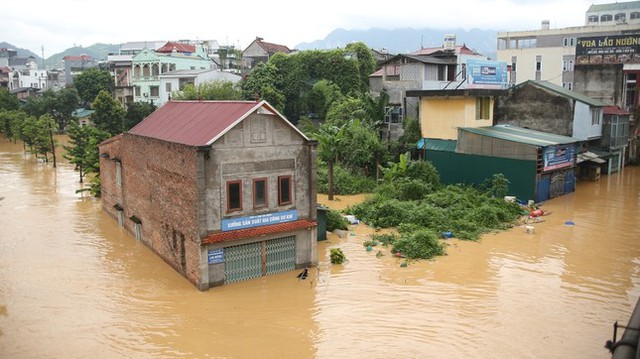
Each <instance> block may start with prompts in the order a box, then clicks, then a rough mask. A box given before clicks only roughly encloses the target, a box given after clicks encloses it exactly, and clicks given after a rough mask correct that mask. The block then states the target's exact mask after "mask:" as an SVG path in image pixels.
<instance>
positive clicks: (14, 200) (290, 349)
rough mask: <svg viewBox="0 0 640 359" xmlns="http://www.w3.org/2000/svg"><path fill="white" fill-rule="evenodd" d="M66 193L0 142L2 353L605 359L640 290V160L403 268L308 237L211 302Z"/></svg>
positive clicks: (350, 246)
mask: <svg viewBox="0 0 640 359" xmlns="http://www.w3.org/2000/svg"><path fill="white" fill-rule="evenodd" d="M78 188H80V184H79V183H78V174H77V172H74V170H73V166H72V165H70V164H68V163H67V162H66V161H63V160H60V158H59V162H58V168H57V169H54V168H52V166H51V164H44V163H41V162H38V161H36V160H35V158H34V157H33V156H31V155H28V154H25V153H24V151H23V147H22V144H21V143H18V144H13V143H10V142H8V141H7V140H6V139H4V138H2V139H0V357H1V358H87V357H91V358H150V357H155V358H173V357H178V358H180V357H184V358H221V357H223V358H609V357H610V355H609V353H608V351H607V350H606V349H605V348H604V344H605V341H606V340H608V339H611V336H612V329H613V323H614V322H615V321H616V320H619V321H620V322H621V324H626V321H627V320H628V318H629V316H630V314H631V312H632V310H633V308H634V306H635V304H636V301H637V300H638V297H639V296H640V275H639V272H640V241H639V238H640V226H639V225H638V218H639V217H638V211H639V210H640V205H639V203H640V167H627V168H625V169H624V171H623V172H622V173H619V174H613V175H610V176H603V177H601V179H600V180H599V181H597V182H579V183H578V186H577V190H576V192H575V193H572V194H569V195H566V196H562V197H558V198H555V199H552V200H550V201H548V202H546V203H544V207H543V208H544V209H545V210H547V211H550V212H551V215H548V216H545V217H544V220H545V221H544V222H541V223H535V224H533V226H534V227H535V230H534V232H533V233H526V232H525V231H524V228H523V227H514V228H512V229H511V230H509V231H505V232H501V233H497V234H488V235H485V236H483V238H482V239H481V241H479V242H463V241H458V240H455V239H452V240H449V241H447V244H448V246H447V255H446V256H442V257H436V258H435V259H434V260H431V261H418V262H411V263H409V265H408V266H407V267H401V266H400V264H401V261H402V260H401V259H398V258H394V257H392V256H391V255H389V251H388V249H385V248H374V250H373V251H370V252H367V251H366V250H365V247H364V246H363V245H362V243H363V242H364V241H366V240H368V239H369V237H368V235H369V234H371V233H373V229H371V228H368V227H366V226H365V225H358V226H353V227H352V228H351V230H350V232H349V234H348V235H347V236H346V237H345V238H338V237H337V236H335V235H333V234H332V235H330V236H329V237H328V240H326V241H322V242H320V243H319V244H318V255H319V266H318V268H313V269H312V270H310V271H309V277H308V278H307V279H306V280H298V279H297V278H296V275H297V272H287V273H282V274H278V275H272V276H267V277H262V278H259V279H257V280H250V281H245V282H239V283H234V284H229V285H224V286H222V287H217V288H212V289H210V290H209V291H206V292H199V291H198V290H197V289H196V288H195V287H194V286H193V285H192V284H191V283H189V282H188V281H187V280H186V279H184V278H183V277H182V276H180V275H179V274H178V273H176V272H175V271H174V270H173V269H172V268H171V267H169V266H168V265H166V264H165V263H164V262H163V261H162V260H161V259H159V258H158V257H157V256H156V255H155V254H154V253H152V252H151V251H150V250H149V249H148V248H147V247H145V246H144V245H142V244H140V243H137V242H136V241H135V239H134V237H133V236H131V235H130V234H129V233H127V232H126V231H124V230H123V229H122V228H120V227H119V226H118V225H117V223H116V222H115V221H114V220H113V219H111V218H110V217H109V216H107V215H106V214H105V213H103V211H102V210H101V205H100V201H99V200H96V199H94V198H91V197H90V196H89V195H88V194H78V193H76V190H77V189H78ZM323 198H324V197H322V196H321V197H320V202H322V203H325V204H327V202H326V201H325V200H323ZM361 198H362V197H356V198H355V200H358V199H361ZM353 200H354V198H351V197H341V196H338V200H337V201H334V202H332V203H329V204H328V205H330V206H332V207H336V208H339V207H345V206H346V205H348V204H349V203H352V202H351V201H353ZM335 247H340V248H341V249H342V250H343V252H344V253H345V255H346V257H347V260H348V261H347V262H346V263H345V264H343V265H331V264H330V262H329V258H328V252H329V249H330V248H335ZM378 250H380V251H381V252H382V254H383V255H382V256H380V258H378V257H377V256H376V253H377V251H378Z"/></svg>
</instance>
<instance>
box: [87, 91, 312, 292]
mask: <svg viewBox="0 0 640 359" xmlns="http://www.w3.org/2000/svg"><path fill="white" fill-rule="evenodd" d="M99 150H100V175H101V179H102V197H103V201H102V203H103V208H104V210H105V211H106V212H107V213H108V214H109V215H111V216H112V217H113V218H114V219H116V220H117V221H118V224H119V225H120V226H122V227H124V228H126V229H127V230H128V231H130V232H131V233H132V234H134V235H135V237H136V239H137V240H139V241H141V242H143V243H144V244H145V245H147V246H148V247H149V248H151V249H152V250H153V251H154V252H155V253H156V254H158V255H159V256H160V257H161V258H162V259H163V260H164V261H165V262H166V263H167V264H169V265H171V266H172V267H173V268H174V269H175V270H176V271H178V272H179V273H180V274H181V275H183V276H184V277H185V278H186V279H188V280H189V281H190V282H191V283H193V284H194V285H196V286H197V287H198V288H199V289H200V290H206V289H208V288H209V287H213V286H219V285H223V284H227V283H232V282H236V281H241V280H246V279H250V278H255V277H259V276H262V275H269V274H273V273H278V272H282V271H287V270H293V269H296V268H304V267H307V266H310V265H313V264H316V262H317V252H316V243H317V240H316V238H317V235H316V226H317V221H316V167H315V166H316V143H315V142H314V141H311V140H309V139H308V138H307V137H306V136H305V135H304V134H303V133H302V132H300V131H299V130H298V129H297V128H296V127H295V126H293V125H292V124H291V123H290V122H289V121H288V120H287V119H286V118H284V117H283V116H282V115H281V114H280V113H278V112H277V111H276V110H275V109H274V108H273V107H271V106H270V105H269V104H268V103H267V102H265V101H262V102H249V101H184V102H177V101H170V102H168V103H166V104H165V105H164V106H162V107H161V108H159V109H158V110H156V111H155V112H154V113H152V114H151V115H150V116H149V117H147V118H146V119H144V120H143V121H142V122H140V123H139V124H138V125H137V126H135V127H134V128H133V129H131V130H130V131H129V132H125V133H123V134H120V135H118V136H115V137H113V138H111V139H109V140H106V141H104V142H103V143H101V144H100V146H99Z"/></svg>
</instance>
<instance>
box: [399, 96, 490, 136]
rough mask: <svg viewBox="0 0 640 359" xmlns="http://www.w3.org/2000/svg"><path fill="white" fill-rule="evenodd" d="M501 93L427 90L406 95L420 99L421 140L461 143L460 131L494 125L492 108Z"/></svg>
mask: <svg viewBox="0 0 640 359" xmlns="http://www.w3.org/2000/svg"><path fill="white" fill-rule="evenodd" d="M500 93H501V90H490V89H464V90H424V91H407V96H408V97H409V96H410V97H418V98H419V113H418V118H419V119H420V129H421V130H420V131H421V134H422V138H438V139H447V140H457V139H458V128H459V127H483V126H491V125H493V104H494V101H495V97H496V96H497V95H498V94H500Z"/></svg>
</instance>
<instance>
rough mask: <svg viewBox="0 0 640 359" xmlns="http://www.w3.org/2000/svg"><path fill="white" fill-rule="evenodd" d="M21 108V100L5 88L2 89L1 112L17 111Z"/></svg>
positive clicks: (0, 94)
mask: <svg viewBox="0 0 640 359" xmlns="http://www.w3.org/2000/svg"><path fill="white" fill-rule="evenodd" d="M19 108H20V100H18V98H17V97H16V96H15V95H13V94H12V93H11V92H9V90H7V89H6V88H4V87H1V88H0V110H9V111H11V110H17V109H19Z"/></svg>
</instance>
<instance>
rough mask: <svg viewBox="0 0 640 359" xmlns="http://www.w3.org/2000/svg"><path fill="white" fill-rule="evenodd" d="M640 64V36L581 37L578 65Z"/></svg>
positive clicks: (577, 45) (578, 46)
mask: <svg viewBox="0 0 640 359" xmlns="http://www.w3.org/2000/svg"><path fill="white" fill-rule="evenodd" d="M624 63H640V35H638V34H636V35H612V36H589V37H579V38H578V40H577V42H576V65H600V64H624Z"/></svg>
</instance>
